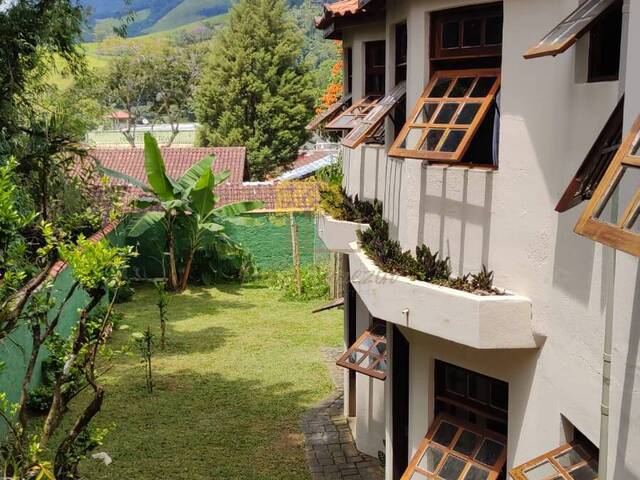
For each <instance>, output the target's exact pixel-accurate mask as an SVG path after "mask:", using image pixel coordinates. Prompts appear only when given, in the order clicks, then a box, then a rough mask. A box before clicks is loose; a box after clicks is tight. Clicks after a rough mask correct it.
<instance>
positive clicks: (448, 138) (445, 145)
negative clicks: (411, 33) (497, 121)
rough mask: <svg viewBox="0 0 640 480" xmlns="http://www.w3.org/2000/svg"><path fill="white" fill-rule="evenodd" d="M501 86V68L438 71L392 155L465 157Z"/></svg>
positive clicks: (438, 159)
mask: <svg viewBox="0 0 640 480" xmlns="http://www.w3.org/2000/svg"><path fill="white" fill-rule="evenodd" d="M499 88H500V70H497V69H478V70H450V71H439V72H436V73H435V74H434V76H433V78H432V79H431V81H430V82H429V84H428V85H427V88H426V89H425V91H424V93H423V94H422V97H420V98H419V99H418V103H417V104H416V106H415V109H414V111H413V114H412V115H411V119H410V120H409V121H408V122H407V123H406V124H405V126H404V128H403V129H402V131H401V132H400V135H398V138H397V139H396V141H395V142H394V144H393V145H392V146H391V150H390V151H389V155H391V156H393V157H409V158H419V159H423V160H432V161H435V162H459V161H461V159H462V157H463V155H464V153H465V152H466V151H467V149H468V148H469V145H470V143H471V140H472V139H473V137H474V135H475V134H476V132H477V131H478V128H479V127H480V125H481V123H482V121H483V120H484V118H485V116H486V114H487V112H488V111H489V109H490V107H491V106H492V104H493V102H494V100H495V97H496V94H497V93H498V90H499Z"/></svg>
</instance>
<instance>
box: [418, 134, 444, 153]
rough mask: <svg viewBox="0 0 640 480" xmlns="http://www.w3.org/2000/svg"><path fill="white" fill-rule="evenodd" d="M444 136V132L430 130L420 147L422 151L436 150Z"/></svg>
mask: <svg viewBox="0 0 640 480" xmlns="http://www.w3.org/2000/svg"><path fill="white" fill-rule="evenodd" d="M443 135H444V130H440V129H437V128H432V129H431V130H429V133H427V138H426V140H425V141H424V144H423V145H422V150H427V151H429V152H433V151H435V149H436V148H438V144H439V143H440V139H441V138H442V136H443Z"/></svg>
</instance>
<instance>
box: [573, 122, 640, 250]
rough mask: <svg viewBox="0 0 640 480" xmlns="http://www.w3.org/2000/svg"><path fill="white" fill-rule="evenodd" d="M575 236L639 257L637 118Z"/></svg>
mask: <svg viewBox="0 0 640 480" xmlns="http://www.w3.org/2000/svg"><path fill="white" fill-rule="evenodd" d="M627 192H629V193H630V195H627ZM616 202H619V204H618V208H617V209H615V203H616ZM576 233H578V234H580V235H583V236H585V237H588V238H591V239H592V240H595V241H597V242H600V243H604V244H605V245H609V246H610V247H613V248H615V249H618V250H622V251H624V252H627V253H629V254H631V255H635V256H637V257H640V117H638V119H637V120H636V122H635V124H634V125H633V128H632V129H631V132H630V133H629V135H627V137H626V138H625V140H624V142H623V143H622V146H621V147H620V148H619V149H618V152H617V153H616V156H615V158H614V159H613V161H612V162H611V165H610V166H609V168H608V169H607V171H606V173H605V174H604V177H603V178H602V181H601V182H600V184H599V185H598V188H597V189H596V191H595V193H594V194H593V197H592V198H591V200H590V201H589V203H588V204H587V208H586V209H585V211H584V212H583V214H582V216H581V217H580V220H579V221H578V224H577V225H576Z"/></svg>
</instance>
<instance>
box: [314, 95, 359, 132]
mask: <svg viewBox="0 0 640 480" xmlns="http://www.w3.org/2000/svg"><path fill="white" fill-rule="evenodd" d="M350 103H351V94H350V93H348V94H346V95H345V96H343V97H342V98H341V99H340V100H338V101H337V102H335V103H334V104H332V105H330V106H329V107H328V108H327V109H326V110H324V111H322V112H320V113H319V114H318V115H316V116H315V117H314V118H313V120H311V122H309V125H307V127H306V128H307V130H316V129H317V128H319V127H320V125H322V124H323V123H327V122H331V121H332V120H333V119H334V118H336V117H337V116H338V115H340V113H341V112H343V111H344V110H345V109H347V108H349V106H350Z"/></svg>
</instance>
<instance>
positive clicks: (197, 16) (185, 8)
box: [145, 0, 228, 33]
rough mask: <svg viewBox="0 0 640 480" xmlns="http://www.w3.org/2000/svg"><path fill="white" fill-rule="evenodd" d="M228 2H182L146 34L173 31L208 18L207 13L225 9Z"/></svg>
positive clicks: (187, 0)
mask: <svg viewBox="0 0 640 480" xmlns="http://www.w3.org/2000/svg"><path fill="white" fill-rule="evenodd" d="M227 4H228V0H184V1H183V2H182V3H180V5H178V6H177V7H175V8H174V9H173V10H171V11H170V12H169V13H167V14H166V15H165V16H164V17H162V18H161V19H160V20H158V21H157V22H156V24H155V25H153V26H152V27H150V28H148V29H146V30H145V31H146V32H148V33H154V32H162V31H165V30H173V29H175V28H177V27H180V26H183V25H187V24H193V23H194V22H198V21H200V20H204V19H206V18H217V17H219V16H220V15H216V16H215V17H210V16H208V15H207V13H208V12H209V11H212V10H213V11H217V10H218V9H219V8H220V9H222V8H224V7H226V6H227Z"/></svg>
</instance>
